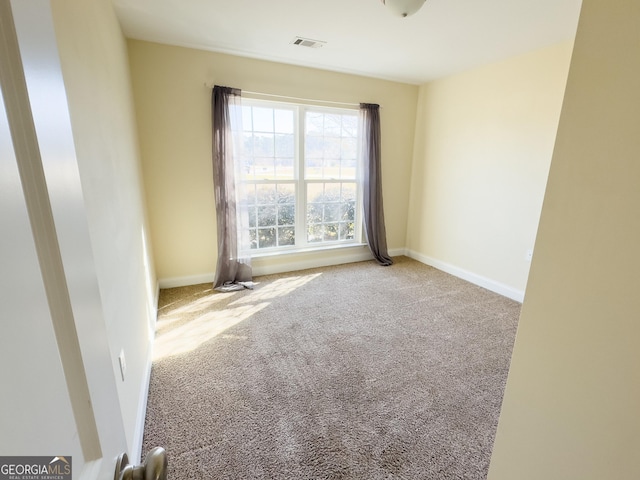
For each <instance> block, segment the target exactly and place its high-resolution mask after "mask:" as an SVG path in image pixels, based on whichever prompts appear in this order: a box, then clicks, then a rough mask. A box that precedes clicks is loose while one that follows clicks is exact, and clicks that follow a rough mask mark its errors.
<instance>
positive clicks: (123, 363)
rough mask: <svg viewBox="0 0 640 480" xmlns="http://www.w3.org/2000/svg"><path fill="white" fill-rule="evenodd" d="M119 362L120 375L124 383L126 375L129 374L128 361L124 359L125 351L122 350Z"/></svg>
mask: <svg viewBox="0 0 640 480" xmlns="http://www.w3.org/2000/svg"><path fill="white" fill-rule="evenodd" d="M118 360H119V361H120V374H121V375H122V381H123V382H124V375H125V373H127V360H126V359H125V358H124V350H120V356H119V357H118Z"/></svg>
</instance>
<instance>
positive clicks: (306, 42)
mask: <svg viewBox="0 0 640 480" xmlns="http://www.w3.org/2000/svg"><path fill="white" fill-rule="evenodd" d="M291 43H293V44H294V45H299V46H301V47H309V48H320V47H322V46H323V45H324V44H325V43H327V42H323V41H322V40H311V39H310V38H302V37H296V38H294V39H293V40H292V41H291Z"/></svg>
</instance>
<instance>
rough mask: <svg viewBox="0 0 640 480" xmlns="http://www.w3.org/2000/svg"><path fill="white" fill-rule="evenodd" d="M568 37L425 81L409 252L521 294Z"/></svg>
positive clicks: (557, 111) (565, 68)
mask: <svg viewBox="0 0 640 480" xmlns="http://www.w3.org/2000/svg"><path fill="white" fill-rule="evenodd" d="M571 46H572V45H571V42H567V43H563V44H560V45H556V46H553V47H549V48H546V49H543V50H539V51H535V52H532V53H529V54H526V55H522V56H518V57H515V58H511V59H509V60H506V61H503V62H500V63H496V64H492V65H488V66H484V67H481V68H477V69H474V70H471V71H469V72H465V73H461V74H458V75H454V76H451V77H447V78H444V79H441V80H437V81H434V82H431V83H428V84H426V85H423V86H422V87H420V94H419V95H420V98H419V102H418V116H417V120H416V136H415V149H414V164H413V172H412V183H411V198H410V201H409V219H408V231H407V248H408V249H409V252H410V254H411V255H412V256H414V257H416V258H418V259H420V260H423V261H425V262H426V263H430V264H433V265H435V266H437V267H438V268H442V269H444V270H446V271H450V272H451V273H454V274H457V275H459V276H462V277H463V278H464V277H466V278H467V279H469V280H472V281H475V282H476V283H480V284H484V286H487V287H489V288H492V289H494V290H496V291H499V292H500V293H503V294H505V295H508V296H511V297H513V298H518V297H520V299H521V296H522V292H523V291H524V288H525V285H526V281H527V275H528V270H529V262H528V261H527V259H526V252H527V250H528V249H533V244H534V240H535V235H536V229H537V226H538V218H539V215H540V209H541V206H542V198H543V195H544V189H545V184H546V179H547V173H548V169H549V164H550V161H551V154H552V150H553V142H554V139H555V134H556V128H557V125H558V118H559V115H560V108H561V105H562V97H563V93H564V87H565V83H566V78H567V72H568V66H569V59H570V56H571Z"/></svg>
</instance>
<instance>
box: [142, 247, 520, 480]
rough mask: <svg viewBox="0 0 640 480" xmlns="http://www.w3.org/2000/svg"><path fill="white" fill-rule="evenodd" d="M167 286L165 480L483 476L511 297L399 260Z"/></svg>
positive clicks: (154, 409) (510, 329) (159, 434)
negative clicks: (251, 281) (241, 287)
mask: <svg viewBox="0 0 640 480" xmlns="http://www.w3.org/2000/svg"><path fill="white" fill-rule="evenodd" d="M394 260H395V262H396V263H395V264H394V265H393V266H390V267H380V266H378V265H377V264H375V263H374V262H361V263H356V264H349V265H341V266H336V267H328V268H322V269H313V270H305V271H300V272H293V273H288V274H280V275H270V276H263V277H258V278H256V279H255V281H256V282H257V285H256V288H255V289H254V290H245V291H241V292H231V293H218V292H214V291H213V290H212V289H211V286H210V285H209V284H206V285H196V286H190V287H181V288H174V289H167V290H162V292H161V294H160V305H159V312H158V323H157V334H156V343H155V347H154V362H153V367H152V373H151V383H150V391H149V399H148V408H147V417H146V425H145V434H144V445H143V455H144V453H145V452H146V451H148V450H150V449H151V448H153V447H155V446H162V447H164V448H165V449H166V450H167V454H168V458H169V471H168V478H171V479H172V480H183V479H222V478H224V479H367V480H375V479H429V480H439V479H474V480H475V479H484V478H486V475H487V471H488V466H489V459H490V455H491V449H492V446H493V440H494V436H495V431H496V426H497V422H498V416H499V413H500V406H501V402H502V395H503V390H504V385H505V382H506V377H507V372H508V368H509V361H510V357H511V351H512V346H513V342H514V338H515V332H516V327H517V321H518V316H519V313H520V304H519V303H517V302H515V301H512V300H509V299H507V298H504V297H502V296H500V295H497V294H495V293H492V292H489V291H487V290H485V289H482V288H480V287H477V286H475V285H472V284H470V283H467V282H465V281H463V280H460V279H458V278H456V277H453V276H451V275H448V274H445V273H443V272H441V271H439V270H436V269H434V268H431V267H429V266H426V265H424V264H421V263H419V262H417V261H414V260H412V259H408V258H406V257H396V258H395V259H394Z"/></svg>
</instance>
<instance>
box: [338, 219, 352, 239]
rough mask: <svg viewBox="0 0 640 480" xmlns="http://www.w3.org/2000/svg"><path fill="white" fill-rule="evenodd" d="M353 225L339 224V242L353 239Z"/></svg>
mask: <svg viewBox="0 0 640 480" xmlns="http://www.w3.org/2000/svg"><path fill="white" fill-rule="evenodd" d="M354 233H355V231H354V224H353V223H345V222H343V223H341V224H340V240H352V239H353V238H355V237H354Z"/></svg>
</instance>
